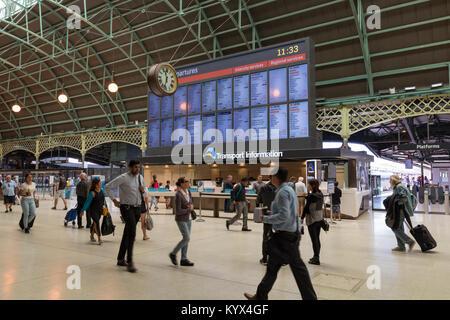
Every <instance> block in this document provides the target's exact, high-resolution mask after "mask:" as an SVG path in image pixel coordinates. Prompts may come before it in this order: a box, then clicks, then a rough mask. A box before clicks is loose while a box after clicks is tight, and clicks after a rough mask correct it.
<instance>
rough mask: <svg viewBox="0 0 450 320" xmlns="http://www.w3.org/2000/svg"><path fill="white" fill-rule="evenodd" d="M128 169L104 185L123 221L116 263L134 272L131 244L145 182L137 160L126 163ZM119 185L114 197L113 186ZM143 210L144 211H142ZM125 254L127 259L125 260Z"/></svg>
mask: <svg viewBox="0 0 450 320" xmlns="http://www.w3.org/2000/svg"><path fill="white" fill-rule="evenodd" d="M128 168H129V171H128V172H127V173H123V174H121V175H120V176H118V177H117V178H115V179H113V180H112V181H110V182H109V183H107V184H106V185H105V191H106V194H107V195H108V197H109V198H110V199H111V200H112V201H113V202H114V205H115V206H116V207H117V208H120V214H121V216H122V218H123V220H124V221H125V229H124V232H123V236H122V242H121V243H120V249H119V254H118V256H117V265H118V266H126V267H127V270H128V271H129V272H132V273H134V272H136V271H137V269H136V268H135V267H134V263H133V246H134V239H135V238H136V225H137V223H138V222H139V218H140V217H141V213H143V212H141V211H142V208H143V207H142V204H143V203H144V206H145V201H144V198H145V196H146V192H145V187H144V185H145V182H144V177H143V176H142V175H141V174H139V170H140V168H141V164H140V162H139V161H138V160H131V161H130V162H129V164H128ZM114 187H119V198H120V201H119V200H117V199H116V197H115V195H114V192H113V190H112V189H113V188H114ZM144 212H145V211H144ZM125 254H126V256H127V260H126V261H125Z"/></svg>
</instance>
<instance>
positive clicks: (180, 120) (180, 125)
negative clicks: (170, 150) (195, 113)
mask: <svg viewBox="0 0 450 320" xmlns="http://www.w3.org/2000/svg"><path fill="white" fill-rule="evenodd" d="M177 129H185V130H186V117H176V118H174V120H173V130H174V131H175V130H177ZM183 141H184V142H186V137H184V138H182V137H181V136H179V138H178V141H177V140H175V141H174V142H173V144H174V145H177V144H180V143H181V144H184V142H183Z"/></svg>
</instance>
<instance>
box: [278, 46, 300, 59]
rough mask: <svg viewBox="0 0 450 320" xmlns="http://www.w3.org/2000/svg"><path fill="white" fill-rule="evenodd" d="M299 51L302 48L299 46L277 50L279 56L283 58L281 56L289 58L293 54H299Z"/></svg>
mask: <svg viewBox="0 0 450 320" xmlns="http://www.w3.org/2000/svg"><path fill="white" fill-rule="evenodd" d="M299 50H300V48H299V46H298V44H296V45H293V46H289V47H286V48H280V49H277V55H278V56H279V57H281V56H287V55H291V54H296V53H298V52H299Z"/></svg>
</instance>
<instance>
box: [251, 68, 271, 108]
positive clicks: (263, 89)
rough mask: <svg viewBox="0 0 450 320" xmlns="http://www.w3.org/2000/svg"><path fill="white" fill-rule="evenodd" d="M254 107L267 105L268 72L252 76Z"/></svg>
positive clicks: (252, 100)
mask: <svg viewBox="0 0 450 320" xmlns="http://www.w3.org/2000/svg"><path fill="white" fill-rule="evenodd" d="M251 102H252V106H259V105H263V104H267V71H263V72H257V73H252V75H251Z"/></svg>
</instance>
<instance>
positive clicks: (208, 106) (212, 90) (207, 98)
mask: <svg viewBox="0 0 450 320" xmlns="http://www.w3.org/2000/svg"><path fill="white" fill-rule="evenodd" d="M208 111H216V81H208V82H203V83H202V112H208Z"/></svg>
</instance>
